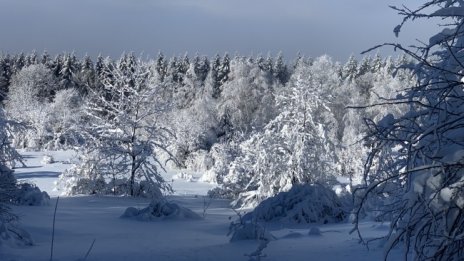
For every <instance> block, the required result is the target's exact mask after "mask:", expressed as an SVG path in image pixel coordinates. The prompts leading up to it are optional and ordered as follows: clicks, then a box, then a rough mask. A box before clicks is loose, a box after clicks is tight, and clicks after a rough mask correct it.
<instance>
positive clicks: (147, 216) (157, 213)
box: [121, 199, 201, 221]
mask: <svg viewBox="0 0 464 261" xmlns="http://www.w3.org/2000/svg"><path fill="white" fill-rule="evenodd" d="M121 218H130V219H136V220H140V221H158V220H185V219H193V220H195V219H201V217H200V215H198V214H197V213H195V212H193V211H192V210H190V209H188V208H185V207H182V206H180V205H178V204H177V203H173V202H168V201H167V200H165V199H155V200H153V201H152V202H151V203H150V205H149V206H148V207H146V208H143V209H137V208H134V207H129V208H127V209H126V211H125V212H124V214H123V215H122V216H121Z"/></svg>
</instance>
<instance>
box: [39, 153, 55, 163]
mask: <svg viewBox="0 0 464 261" xmlns="http://www.w3.org/2000/svg"><path fill="white" fill-rule="evenodd" d="M40 163H42V164H44V165H46V164H52V163H55V159H54V158H53V156H52V155H44V156H43V157H42V160H41V161H40Z"/></svg>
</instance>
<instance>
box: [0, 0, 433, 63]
mask: <svg viewBox="0 0 464 261" xmlns="http://www.w3.org/2000/svg"><path fill="white" fill-rule="evenodd" d="M421 2H423V1H419V0H407V1H405V0H404V1H400V0H0V25H1V30H0V51H3V52H9V53H13V52H19V51H26V52H29V51H31V50H37V52H39V53H41V52H42V51H43V50H47V51H48V52H49V53H51V54H56V53H59V52H63V51H75V52H76V53H77V54H78V55H84V54H86V53H88V54H89V55H92V56H95V55H98V54H99V53H102V54H103V55H110V56H119V55H120V54H121V53H122V52H124V51H134V52H135V53H138V54H139V53H141V52H143V53H144V54H145V55H150V56H156V54H157V52H158V51H159V50H162V51H163V52H164V53H165V54H166V55H168V56H171V55H179V54H184V53H185V52H188V53H189V54H194V53H196V52H198V53H200V54H206V55H214V54H215V53H220V54H222V53H224V52H228V53H231V54H234V53H237V52H238V53H240V54H242V55H249V54H253V55H256V54H259V53H262V54H265V55H266V54H267V53H268V52H271V53H272V54H276V53H277V52H278V51H282V52H283V53H284V56H286V57H288V58H292V57H294V56H295V54H296V53H297V52H301V53H302V54H305V55H307V56H313V57H315V56H319V55H322V54H329V55H331V56H333V57H334V58H335V59H336V60H341V61H345V60H346V59H347V57H348V56H349V55H350V54H355V55H356V54H359V53H360V52H361V51H363V50H365V49H367V48H369V47H371V46H373V45H376V44H379V43H383V42H392V41H399V42H401V43H415V42H414V39H416V38H419V39H422V40H424V39H427V36H430V34H431V33H432V32H433V31H434V29H433V28H432V27H431V26H430V25H429V26H427V25H426V24H424V23H416V24H409V25H408V26H406V28H405V29H404V31H403V33H402V35H400V38H399V39H396V38H395V37H394V34H393V33H392V31H393V28H394V26H395V25H397V24H398V23H399V22H400V21H401V17H400V16H398V15H397V14H396V12H395V11H393V10H391V9H389V8H388V5H392V4H396V5H398V4H402V3H406V4H407V5H408V6H412V7H416V6H418V5H419V4H420V3H421ZM384 52H385V54H391V52H389V51H387V50H384Z"/></svg>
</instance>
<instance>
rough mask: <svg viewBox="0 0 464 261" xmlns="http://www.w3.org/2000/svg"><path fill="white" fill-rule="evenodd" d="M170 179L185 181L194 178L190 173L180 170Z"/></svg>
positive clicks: (194, 179)
mask: <svg viewBox="0 0 464 261" xmlns="http://www.w3.org/2000/svg"><path fill="white" fill-rule="evenodd" d="M172 179H174V180H177V179H180V180H185V181H188V182H194V181H196V178H195V177H194V176H193V175H192V174H190V173H187V172H185V171H181V172H180V173H179V174H175V175H173V176H172Z"/></svg>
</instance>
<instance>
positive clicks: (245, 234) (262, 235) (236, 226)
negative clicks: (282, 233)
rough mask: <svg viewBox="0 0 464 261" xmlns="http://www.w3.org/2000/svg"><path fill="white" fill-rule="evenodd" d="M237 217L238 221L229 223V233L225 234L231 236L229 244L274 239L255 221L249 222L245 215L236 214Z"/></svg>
mask: <svg viewBox="0 0 464 261" xmlns="http://www.w3.org/2000/svg"><path fill="white" fill-rule="evenodd" d="M237 216H238V219H237V220H235V221H232V222H231V223H230V226H229V232H228V233H227V235H228V236H231V238H230V242H235V241H240V240H250V239H253V240H264V241H267V242H269V241H271V240H275V239H276V237H274V235H272V234H271V233H270V232H269V231H267V230H266V229H265V227H263V226H262V225H261V224H260V223H258V222H256V220H251V219H249V218H247V217H246V215H245V216H242V214H241V213H239V212H237Z"/></svg>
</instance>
